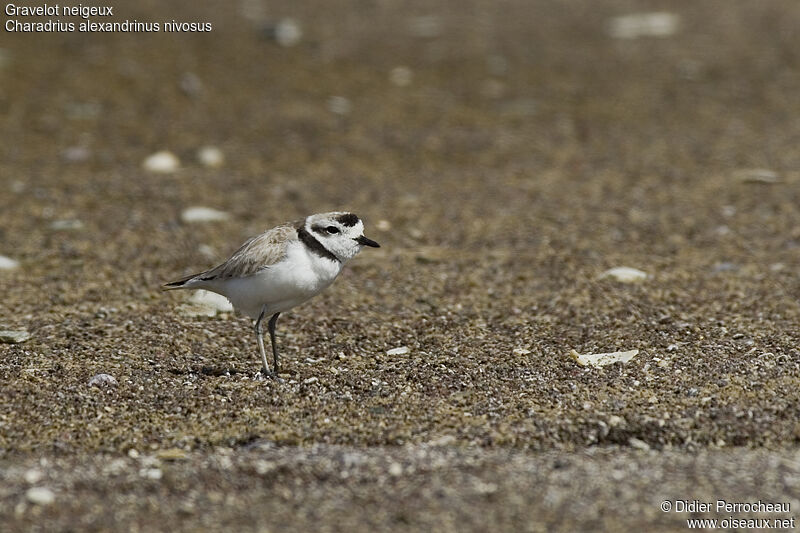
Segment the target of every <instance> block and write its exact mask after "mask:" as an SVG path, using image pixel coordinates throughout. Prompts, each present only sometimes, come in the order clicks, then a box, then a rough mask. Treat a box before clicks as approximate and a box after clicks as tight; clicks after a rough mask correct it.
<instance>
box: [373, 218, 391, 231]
mask: <svg viewBox="0 0 800 533" xmlns="http://www.w3.org/2000/svg"><path fill="white" fill-rule="evenodd" d="M375 227H376V228H377V229H378V231H389V230H391V229H392V223H391V222H389V221H388V220H379V221H378V223H377V224H376V225H375Z"/></svg>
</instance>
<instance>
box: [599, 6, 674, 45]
mask: <svg viewBox="0 0 800 533" xmlns="http://www.w3.org/2000/svg"><path fill="white" fill-rule="evenodd" d="M679 25H680V17H679V16H678V15H676V14H674V13H666V12H663V11H659V12H653V13H632V14H630V15H623V16H621V17H614V18H612V19H611V20H609V22H608V34H609V35H610V36H611V37H613V38H615V39H638V38H639V37H669V36H670V35H673V34H674V33H675V32H677V31H678V26H679Z"/></svg>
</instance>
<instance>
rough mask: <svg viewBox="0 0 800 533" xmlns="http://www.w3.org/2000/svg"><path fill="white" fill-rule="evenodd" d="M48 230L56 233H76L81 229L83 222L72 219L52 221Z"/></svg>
mask: <svg viewBox="0 0 800 533" xmlns="http://www.w3.org/2000/svg"><path fill="white" fill-rule="evenodd" d="M50 229H52V230H56V231H76V230H80V229H83V222H81V221H80V220H78V219H74V218H67V219H63V220H54V221H53V222H51V223H50Z"/></svg>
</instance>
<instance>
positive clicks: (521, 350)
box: [511, 348, 531, 355]
mask: <svg viewBox="0 0 800 533" xmlns="http://www.w3.org/2000/svg"><path fill="white" fill-rule="evenodd" d="M511 353H512V354H514V355H528V354H529V353H531V351H530V350H526V349H525V348H514V350H512V352H511Z"/></svg>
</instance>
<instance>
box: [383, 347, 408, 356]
mask: <svg viewBox="0 0 800 533" xmlns="http://www.w3.org/2000/svg"><path fill="white" fill-rule="evenodd" d="M410 351H411V350H410V349H409V348H408V346H400V347H398V348H392V349H391V350H387V351H386V355H405V354H407V353H408V352H410Z"/></svg>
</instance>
